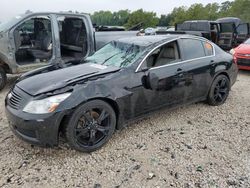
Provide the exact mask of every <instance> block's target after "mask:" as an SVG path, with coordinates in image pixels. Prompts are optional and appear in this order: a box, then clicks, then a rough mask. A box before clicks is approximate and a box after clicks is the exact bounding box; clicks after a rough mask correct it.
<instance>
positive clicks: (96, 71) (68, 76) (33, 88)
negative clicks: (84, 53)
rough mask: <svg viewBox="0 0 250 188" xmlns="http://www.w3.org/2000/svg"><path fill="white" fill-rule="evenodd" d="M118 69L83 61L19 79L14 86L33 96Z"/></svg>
mask: <svg viewBox="0 0 250 188" xmlns="http://www.w3.org/2000/svg"><path fill="white" fill-rule="evenodd" d="M118 70H120V68H118V67H111V66H104V65H98V64H93V63H85V64H80V65H75V66H72V67H68V68H63V69H58V70H54V71H51V72H46V73H41V74H37V75H34V76H31V77H28V78H26V79H24V80H21V81H20V82H18V83H17V84H16V86H17V87H19V88H20V89H22V90H23V91H25V92H26V93H28V94H30V95H33V96H35V95H39V94H42V93H46V92H49V91H53V90H56V89H60V88H63V87H65V86H67V85H70V84H72V83H74V82H77V81H80V80H83V79H87V78H89V77H93V76H98V75H102V74H107V73H111V72H115V71H118Z"/></svg>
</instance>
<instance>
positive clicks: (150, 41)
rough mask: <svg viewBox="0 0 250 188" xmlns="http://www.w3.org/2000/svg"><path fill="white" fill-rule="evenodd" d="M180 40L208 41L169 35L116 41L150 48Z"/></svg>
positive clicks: (186, 36) (181, 35)
mask: <svg viewBox="0 0 250 188" xmlns="http://www.w3.org/2000/svg"><path fill="white" fill-rule="evenodd" d="M179 38H193V39H200V40H202V39H203V40H207V39H205V38H203V37H199V36H194V35H189V34H167V35H150V36H135V37H129V38H121V39H117V40H115V41H117V42H121V43H127V44H134V45H138V46H143V47H148V46H151V45H154V44H161V43H165V42H168V41H171V40H175V39H179Z"/></svg>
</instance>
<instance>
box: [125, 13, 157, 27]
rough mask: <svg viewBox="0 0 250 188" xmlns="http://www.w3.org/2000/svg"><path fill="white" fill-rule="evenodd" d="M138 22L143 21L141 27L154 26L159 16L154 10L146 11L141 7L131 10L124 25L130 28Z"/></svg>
mask: <svg viewBox="0 0 250 188" xmlns="http://www.w3.org/2000/svg"><path fill="white" fill-rule="evenodd" d="M138 23H143V27H144V28H147V27H155V26H157V25H158V23H159V18H158V17H157V16H156V13H154V12H146V11H143V9H139V10H137V11H134V12H132V13H131V14H130V15H129V18H128V22H127V24H126V25H125V26H126V27H127V28H130V27H132V26H134V25H136V24H138Z"/></svg>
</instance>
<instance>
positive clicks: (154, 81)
mask: <svg viewBox="0 0 250 188" xmlns="http://www.w3.org/2000/svg"><path fill="white" fill-rule="evenodd" d="M148 78H149V85H150V88H151V89H152V90H158V89H159V78H158V76H157V75H156V74H155V73H149V74H148Z"/></svg>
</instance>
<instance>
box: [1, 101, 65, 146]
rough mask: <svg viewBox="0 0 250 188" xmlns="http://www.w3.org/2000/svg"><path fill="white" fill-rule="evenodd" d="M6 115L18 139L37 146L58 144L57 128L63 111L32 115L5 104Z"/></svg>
mask: <svg viewBox="0 0 250 188" xmlns="http://www.w3.org/2000/svg"><path fill="white" fill-rule="evenodd" d="M5 112H6V116H7V118H8V120H9V125H10V128H11V130H12V131H13V133H14V134H15V135H16V136H17V137H19V138H20V139H22V140H24V141H26V142H29V143H31V144H34V145H39V146H44V147H48V146H56V145H58V130H59V126H60V122H61V120H62V118H63V116H64V114H63V113H55V114H50V115H33V114H27V113H24V112H20V111H17V110H14V109H12V108H11V107H9V106H6V109H5Z"/></svg>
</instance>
